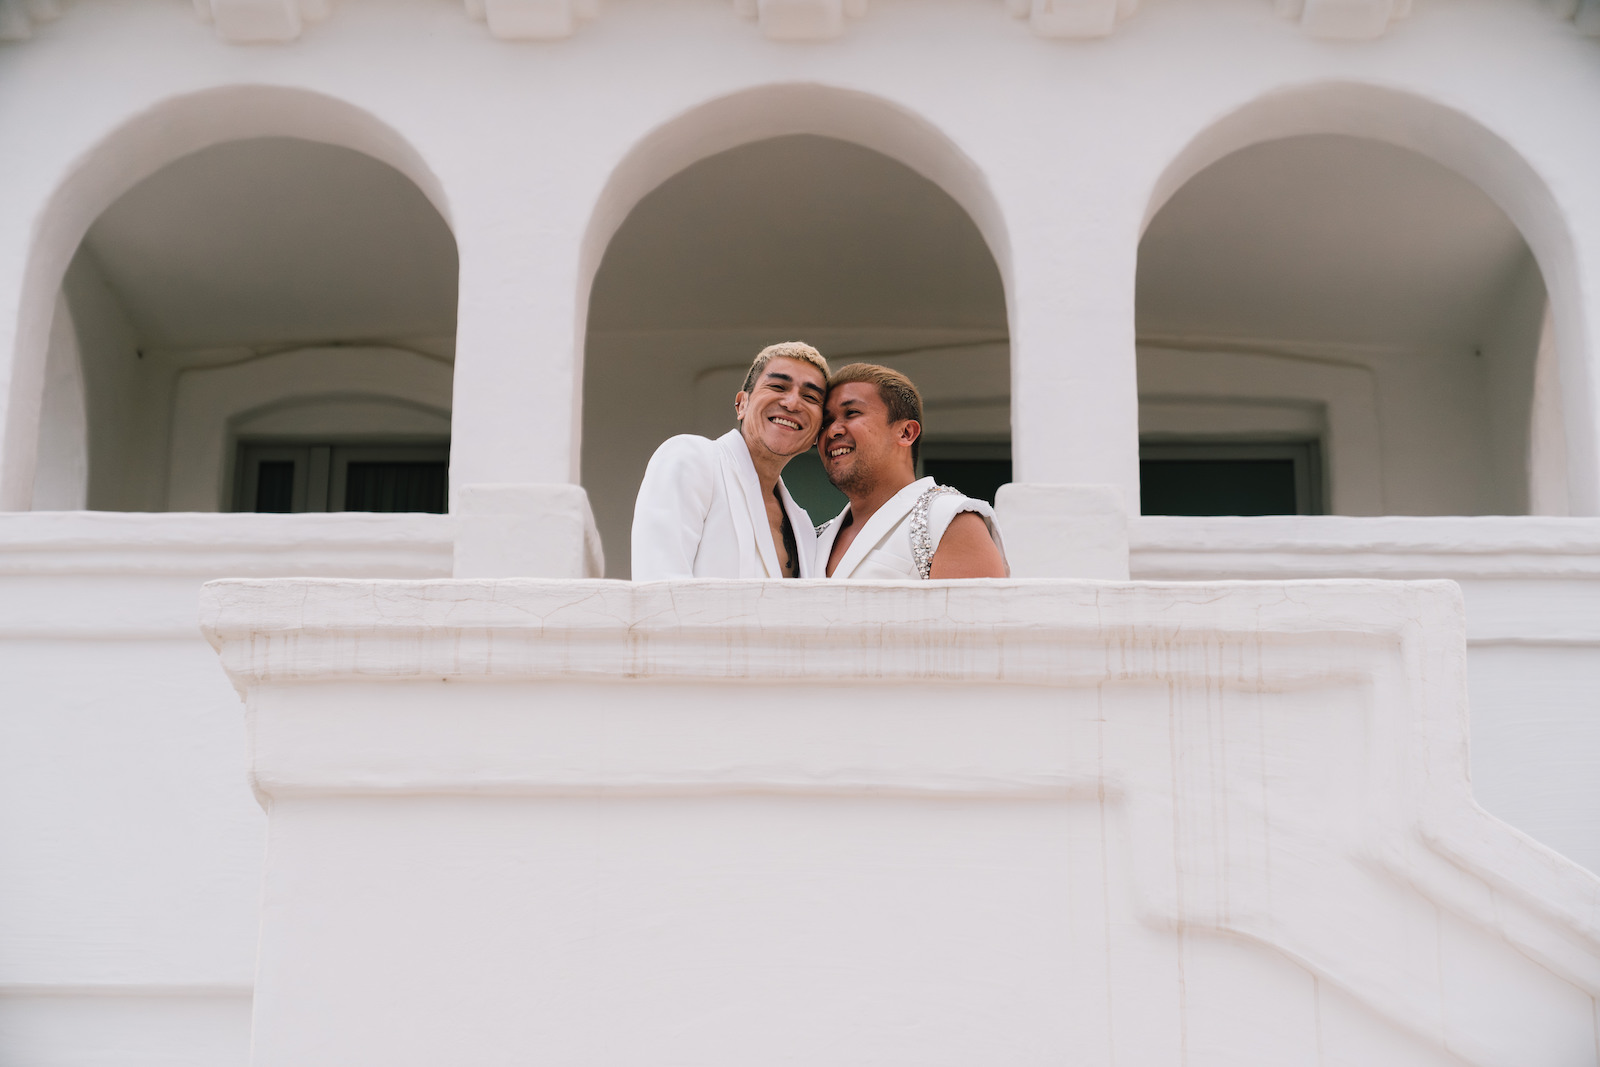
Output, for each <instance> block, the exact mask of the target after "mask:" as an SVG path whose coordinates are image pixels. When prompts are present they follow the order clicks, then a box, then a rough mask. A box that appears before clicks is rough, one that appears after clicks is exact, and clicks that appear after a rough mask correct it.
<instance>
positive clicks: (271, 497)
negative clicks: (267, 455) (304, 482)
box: [255, 459, 294, 512]
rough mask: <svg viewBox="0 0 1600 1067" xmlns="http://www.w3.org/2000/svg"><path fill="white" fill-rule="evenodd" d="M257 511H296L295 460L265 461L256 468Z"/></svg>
mask: <svg viewBox="0 0 1600 1067" xmlns="http://www.w3.org/2000/svg"><path fill="white" fill-rule="evenodd" d="M256 470H257V474H256V508H255V509H256V510H257V511H278V512H288V511H293V510H294V460H291V459H269V460H263V461H262V462H261V464H260V466H259V467H257V468H256Z"/></svg>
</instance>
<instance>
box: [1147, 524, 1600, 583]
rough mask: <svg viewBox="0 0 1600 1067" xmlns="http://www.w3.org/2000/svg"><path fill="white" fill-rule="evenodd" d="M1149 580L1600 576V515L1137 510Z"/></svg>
mask: <svg viewBox="0 0 1600 1067" xmlns="http://www.w3.org/2000/svg"><path fill="white" fill-rule="evenodd" d="M1128 541H1129V553H1130V557H1131V570H1132V572H1133V576H1134V577H1135V578H1137V579H1141V580H1156V581H1170V580H1186V579H1187V580H1197V579H1198V580H1218V579H1246V580H1258V579H1283V578H1352V577H1361V578H1452V579H1461V578H1523V579H1528V578H1593V577H1600V520H1597V519H1568V518H1552V517H1544V516H1515V515H1475V516H1462V517H1444V518H1433V517H1419V518H1413V517H1410V516H1382V517H1377V518H1364V517H1351V516H1343V515H1270V516H1262V517H1259V518H1257V517H1251V518H1236V517H1222V518H1194V517H1187V516H1165V515H1143V516H1134V517H1133V518H1131V519H1130V520H1129V524H1128Z"/></svg>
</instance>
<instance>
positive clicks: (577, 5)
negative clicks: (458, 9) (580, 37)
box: [464, 0, 600, 41]
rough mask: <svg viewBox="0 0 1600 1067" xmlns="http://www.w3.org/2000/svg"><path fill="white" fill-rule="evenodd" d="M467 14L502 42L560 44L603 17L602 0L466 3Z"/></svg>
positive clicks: (482, 0)
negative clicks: (582, 24) (584, 23)
mask: <svg viewBox="0 0 1600 1067" xmlns="http://www.w3.org/2000/svg"><path fill="white" fill-rule="evenodd" d="M464 2H465V5H466V10H467V15H468V16H469V17H471V18H474V19H477V20H478V21H480V22H486V23H488V24H489V33H490V34H492V35H493V36H494V37H496V38H498V39H499V40H502V41H559V40H561V39H562V38H564V37H571V36H572V34H573V33H574V32H575V31H576V30H577V28H578V24H579V23H580V22H582V21H584V20H587V19H592V18H595V17H597V16H598V15H599V14H600V0H464Z"/></svg>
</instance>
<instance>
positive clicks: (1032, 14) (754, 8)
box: [0, 0, 1600, 44]
mask: <svg viewBox="0 0 1600 1067" xmlns="http://www.w3.org/2000/svg"><path fill="white" fill-rule="evenodd" d="M1271 2H1272V4H1273V7H1274V8H1275V10H1276V11H1277V12H1278V14H1279V15H1281V16H1283V17H1284V18H1285V19H1288V20H1290V21H1292V22H1295V23H1297V24H1299V26H1300V27H1301V29H1303V30H1304V31H1305V33H1306V34H1307V35H1309V36H1311V37H1315V38H1319V39H1323V40H1338V41H1370V40H1375V39H1377V38H1379V37H1381V36H1383V34H1384V33H1385V32H1386V31H1387V30H1388V28H1389V27H1390V26H1391V25H1393V24H1394V23H1395V22H1396V21H1398V20H1399V19H1402V18H1405V17H1406V16H1408V15H1409V14H1410V13H1411V4H1412V0H1271ZM65 3H66V0H0V41H25V40H27V39H29V38H30V37H32V36H33V34H34V31H35V30H36V28H37V27H38V26H39V25H40V24H42V23H45V22H49V21H51V20H53V19H55V18H58V17H59V16H60V14H61V9H62V6H63V5H64V4H65ZM193 3H194V11H195V15H196V17H197V18H199V19H200V20H201V21H202V22H206V23H209V24H210V25H211V26H212V27H213V28H214V29H215V30H216V34H217V37H218V38H220V39H221V40H223V41H226V42H228V43H229V44H282V43H286V42H289V41H294V40H298V39H299V37H300V36H301V34H302V33H303V32H304V31H305V28H306V26H308V25H310V24H313V23H317V22H321V21H322V20H323V19H326V18H327V17H328V16H329V15H330V14H332V11H333V4H334V0H193ZM1004 4H1005V8H1006V11H1007V12H1009V13H1010V14H1011V15H1012V16H1013V17H1015V18H1018V19H1025V20H1027V22H1028V25H1029V27H1030V28H1031V29H1032V30H1033V32H1035V33H1037V34H1038V35H1039V36H1041V37H1053V38H1064V39H1069V40H1070V39H1078V40H1081V39H1093V38H1098V37H1108V36H1110V35H1111V34H1112V33H1113V32H1114V31H1115V30H1116V28H1117V26H1118V25H1119V24H1120V23H1122V22H1123V21H1124V20H1125V19H1127V18H1129V17H1130V16H1132V15H1133V14H1135V13H1136V12H1137V11H1138V8H1139V0H1004ZM1549 5H1550V7H1551V9H1552V11H1553V12H1554V13H1555V15H1556V16H1557V17H1558V18H1561V19H1565V20H1567V21H1569V22H1571V23H1573V25H1574V27H1575V28H1576V29H1577V30H1578V32H1579V33H1583V34H1586V35H1588V36H1591V37H1594V36H1600V0H1549ZM462 7H463V10H464V11H465V13H466V15H467V17H469V18H472V19H476V20H477V21H479V22H484V23H487V25H488V29H489V33H490V34H491V35H492V36H494V37H495V38H497V39H499V40H502V41H553V40H561V39H563V38H567V37H570V36H572V35H573V33H575V32H577V30H578V28H579V27H580V26H581V25H582V24H583V23H584V22H586V21H589V20H591V19H594V18H597V17H598V16H599V14H600V0H462ZM733 7H734V10H735V11H736V12H737V13H738V14H739V15H741V16H743V17H744V18H747V19H750V20H752V21H754V22H756V23H758V24H759V25H760V27H761V32H762V34H763V35H765V36H766V37H768V38H770V39H772V40H778V41H827V40H833V39H835V38H837V37H839V36H841V35H842V34H843V33H844V30H845V27H846V26H847V25H848V23H849V21H850V20H851V19H856V18H861V17H863V16H864V15H866V13H867V0H733Z"/></svg>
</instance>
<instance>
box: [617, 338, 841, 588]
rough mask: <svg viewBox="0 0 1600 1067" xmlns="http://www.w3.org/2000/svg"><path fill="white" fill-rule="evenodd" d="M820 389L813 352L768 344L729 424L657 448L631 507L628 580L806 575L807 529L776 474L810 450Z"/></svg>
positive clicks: (823, 363)
mask: <svg viewBox="0 0 1600 1067" xmlns="http://www.w3.org/2000/svg"><path fill="white" fill-rule="evenodd" d="M827 386H828V361H827V360H825V359H823V358H822V353H820V352H818V351H817V350H816V349H815V348H812V347H811V346H810V345H808V344H805V343H803V342H800V341H785V342H783V343H782V344H776V345H771V346H769V347H767V348H764V349H762V350H761V352H760V353H759V354H758V355H757V356H756V358H755V360H754V361H752V362H751V364H750V370H749V371H748V372H747V373H746V374H745V379H744V388H743V389H740V390H739V392H738V393H737V394H736V395H735V396H734V398H733V410H734V418H736V419H737V420H738V422H739V425H738V426H736V427H735V428H734V429H732V430H729V431H728V432H727V433H725V434H723V435H722V436H721V437H719V438H717V439H716V440H715V441H712V440H709V439H707V438H704V437H699V436H696V435H694V434H679V435H678V436H677V437H672V438H668V439H667V441H666V442H665V443H664V444H662V446H661V447H660V448H658V449H656V454H655V455H654V456H652V457H651V458H650V465H649V467H647V468H646V469H645V472H644V482H643V483H642V484H641V485H640V486H639V496H638V499H637V500H636V501H635V502H634V506H633V578H634V580H635V581H640V582H647V581H656V580H660V579H664V578H809V577H811V576H812V568H813V565H814V562H815V553H816V532H815V530H814V528H813V527H812V525H811V517H810V516H809V515H807V514H806V512H805V509H804V508H802V507H801V506H800V505H799V504H796V503H795V501H794V498H793V497H792V496H790V495H789V490H788V487H787V486H785V485H784V484H783V478H782V473H783V468H784V467H785V466H786V465H787V464H788V462H789V461H790V460H791V459H793V458H794V457H796V456H798V455H800V454H801V453H803V452H806V451H808V450H809V449H810V448H811V446H812V445H814V444H816V441H817V431H818V430H819V429H820V428H821V426H822V400H823V396H824V394H825V393H826V391H827Z"/></svg>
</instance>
